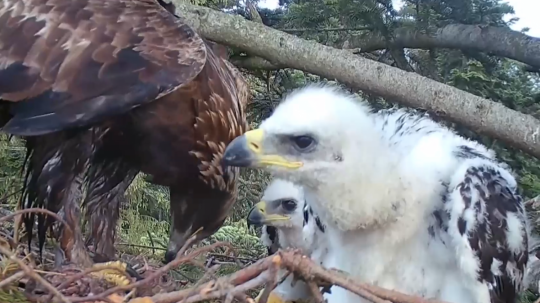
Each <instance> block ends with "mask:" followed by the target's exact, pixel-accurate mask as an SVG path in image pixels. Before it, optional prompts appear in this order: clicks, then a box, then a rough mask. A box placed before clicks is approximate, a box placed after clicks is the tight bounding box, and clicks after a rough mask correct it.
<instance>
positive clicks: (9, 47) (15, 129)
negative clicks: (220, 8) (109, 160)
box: [0, 0, 206, 136]
mask: <svg viewBox="0 0 540 303" xmlns="http://www.w3.org/2000/svg"><path fill="white" fill-rule="evenodd" d="M205 62H206V46H205V45H204V42H203V41H202V39H201V38H200V37H199V36H198V35H197V34H196V33H195V32H194V31H193V29H191V28H190V27H189V26H188V25H187V24H185V23H184V22H183V20H182V19H181V18H177V17H175V16H174V15H173V14H171V13H170V12H168V11H167V10H166V9H165V8H163V7H162V6H160V5H159V4H158V2H157V1H155V0H108V1H102V0H4V1H2V2H0V99H2V100H4V101H11V102H12V103H11V115H12V119H11V120H10V121H9V122H8V123H7V124H6V125H5V126H4V128H3V130H4V131H6V132H8V133H12V134H16V135H26V136H30V135H40V134H46V133H50V132H54V131H58V130H61V129H65V128H72V127H83V126H87V125H90V124H92V123H94V122H97V121H100V120H102V119H103V118H105V117H110V116H112V115H116V114H121V113H124V112H126V111H128V110H130V109H132V108H134V107H137V106H139V105H141V104H145V103H147V102H151V101H153V100H155V99H157V98H159V97H160V96H163V95H165V94H168V93H170V92H171V91H173V90H175V89H176V88H178V87H180V86H182V85H183V84H185V83H188V82H190V81H191V80H193V78H195V77H196V76H197V75H198V74H199V73H200V71H201V70H202V68H203V66H204V64H205Z"/></svg>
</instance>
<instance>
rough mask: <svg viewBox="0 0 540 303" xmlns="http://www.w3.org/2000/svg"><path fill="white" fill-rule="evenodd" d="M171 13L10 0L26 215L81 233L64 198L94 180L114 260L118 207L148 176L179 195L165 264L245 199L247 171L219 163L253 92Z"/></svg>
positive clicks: (14, 119) (92, 207) (6, 80)
mask: <svg viewBox="0 0 540 303" xmlns="http://www.w3.org/2000/svg"><path fill="white" fill-rule="evenodd" d="M167 9H168V10H170V9H171V7H167ZM167 9H165V8H163V7H162V6H161V5H160V4H159V3H158V2H157V1H154V0H108V1H102V0H4V1H3V2H0V99H2V100H3V101H0V102H1V104H0V105H1V107H2V109H3V110H4V113H5V109H8V110H9V117H8V118H9V121H4V122H3V123H5V125H4V127H3V131H5V132H8V133H11V134H15V135H21V136H25V137H27V144H28V146H29V148H30V160H29V162H30V163H34V164H33V165H30V167H29V170H30V175H29V177H28V181H27V192H28V193H29V197H28V201H27V202H26V205H25V206H26V207H30V206H32V205H37V206H44V207H47V208H50V209H53V210H56V211H58V210H59V209H63V210H64V212H66V213H65V214H64V216H65V217H66V218H67V219H68V223H69V224H70V225H72V227H75V229H77V228H78V223H77V220H76V219H77V217H78V203H79V201H76V200H75V199H74V198H69V199H67V198H66V196H69V195H67V194H66V193H65V192H63V189H66V188H77V189H78V188H80V183H81V181H80V179H81V176H83V175H87V179H86V181H87V182H86V183H87V184H88V186H89V188H90V190H89V191H88V194H87V196H86V197H85V203H86V204H87V209H88V210H87V211H88V212H89V221H90V223H91V224H90V225H91V233H92V239H93V240H94V242H96V239H98V238H100V239H99V240H101V242H100V241H97V242H99V243H97V244H96V243H94V244H95V245H94V246H98V248H97V249H98V251H99V252H100V253H104V254H105V255H110V254H112V253H113V251H114V249H113V248H112V243H111V242H112V239H113V238H114V228H115V226H116V220H117V212H118V207H119V204H120V203H118V201H116V200H115V199H118V195H119V194H121V193H123V191H125V188H126V187H127V185H129V183H131V181H132V179H133V176H134V175H135V174H136V173H137V172H139V171H141V172H144V173H147V174H149V175H151V176H152V179H153V182H155V183H158V184H162V185H166V186H169V187H170V191H171V210H172V221H173V222H172V226H171V241H170V244H169V251H168V253H167V256H166V259H167V260H170V259H171V258H172V257H173V256H174V255H175V254H176V252H177V251H178V249H179V248H180V246H181V245H182V244H183V243H184V241H186V240H187V238H188V237H189V236H190V235H191V233H193V232H195V231H196V230H198V229H199V227H203V231H202V232H201V233H200V234H199V235H198V238H199V239H201V238H204V237H207V236H209V235H211V234H212V233H214V232H215V231H216V230H217V229H218V228H219V227H220V226H221V225H222V224H223V222H224V220H225V218H226V216H227V214H228V211H229V210H230V208H231V206H232V204H233V203H234V201H235V199H236V196H237V186H236V181H237V178H238V174H239V172H238V169H233V168H228V169H226V170H224V169H223V168H222V167H221V165H220V160H221V157H222V154H223V151H224V149H225V147H226V146H227V145H228V143H229V142H230V141H232V139H234V138H235V137H237V136H239V135H241V134H242V133H244V132H245V131H246V130H247V127H248V126H247V123H246V117H245V108H246V105H247V102H248V99H249V90H248V87H247V83H246V82H245V79H244V78H243V77H242V75H241V74H240V72H239V71H238V70H236V68H234V67H233V66H232V65H231V64H230V63H229V62H227V59H226V58H225V56H226V51H223V50H224V48H223V47H221V46H219V45H217V44H215V43H213V42H209V41H204V40H203V39H201V38H200V37H199V36H198V35H197V34H196V33H195V32H194V31H193V30H192V29H191V28H190V27H189V26H188V25H186V24H184V23H183V22H182V20H181V19H179V18H177V17H175V16H174V15H173V14H171V13H170V12H169V11H167ZM154 100H155V102H152V101H154ZM47 140H53V141H50V142H56V143H55V144H47V143H46V142H49V141H47ZM45 141H46V142H45ZM73 146H76V147H77V148H73ZM35 163H37V164H35ZM41 220H42V219H41ZM32 221H33V220H29V221H27V223H28V224H27V227H30V228H31V226H32V225H31V222H32ZM47 227H48V225H47V224H44V225H42V226H41V230H42V231H40V230H39V228H38V233H40V234H42V235H43V236H44V230H45V229H47ZM103 233H105V235H103ZM61 237H62V240H61V244H62V248H64V249H65V250H66V253H67V257H68V259H71V260H72V261H75V262H81V263H86V262H84V260H83V259H84V257H78V256H81V255H82V254H83V253H82V252H83V251H84V245H83V244H82V241H79V240H77V239H79V238H80V237H78V236H77V235H67V234H66V233H64V234H62V236H61ZM74 240H75V243H73V241H74ZM68 244H69V245H68ZM99 247H101V248H99ZM109 257H110V256H109ZM74 258H75V259H77V260H73V259H74Z"/></svg>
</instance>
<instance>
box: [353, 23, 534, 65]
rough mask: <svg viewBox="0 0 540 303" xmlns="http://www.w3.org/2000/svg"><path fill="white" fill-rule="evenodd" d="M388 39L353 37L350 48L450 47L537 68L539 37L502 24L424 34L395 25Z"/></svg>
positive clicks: (448, 28)
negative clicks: (483, 53)
mask: <svg viewBox="0 0 540 303" xmlns="http://www.w3.org/2000/svg"><path fill="white" fill-rule="evenodd" d="M393 36H394V38H393V39H392V40H390V41H387V40H385V39H384V38H383V37H375V36H374V37H371V38H368V39H366V38H363V37H353V38H352V39H350V40H349V46H350V47H351V48H361V49H362V51H364V52H372V51H375V50H380V49H386V48H388V47H391V46H394V47H399V48H420V49H431V48H453V49H462V50H473V51H479V52H486V53H491V54H494V55H496V56H500V57H506V58H510V59H514V60H517V61H520V62H523V63H525V64H528V65H531V66H534V67H537V68H540V39H539V38H534V37H531V36H528V35H526V34H523V33H520V32H517V31H514V30H511V29H509V28H504V27H495V26H485V25H468V24H450V25H446V26H444V27H441V28H439V29H437V30H435V31H434V32H433V33H430V34H426V33H422V32H420V31H418V30H417V29H413V28H398V29H396V30H395V31H394V34H393Z"/></svg>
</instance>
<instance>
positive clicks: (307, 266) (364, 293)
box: [278, 250, 446, 303]
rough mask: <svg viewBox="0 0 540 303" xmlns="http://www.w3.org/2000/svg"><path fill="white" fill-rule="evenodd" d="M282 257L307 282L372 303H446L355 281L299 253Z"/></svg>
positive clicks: (284, 252) (284, 264)
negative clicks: (315, 281)
mask: <svg viewBox="0 0 540 303" xmlns="http://www.w3.org/2000/svg"><path fill="white" fill-rule="evenodd" d="M278 255H280V256H281V257H282V261H283V266H285V267H286V268H287V269H288V270H290V271H293V272H296V273H297V274H299V275H300V276H301V277H303V278H304V279H306V280H311V279H320V280H323V281H327V282H330V283H332V284H334V285H337V286H340V287H343V288H345V289H347V290H349V291H352V292H353V293H355V294H357V295H359V296H361V297H363V298H366V299H368V300H370V301H372V302H382V301H381V299H384V300H388V301H391V302H395V303H446V302H443V301H438V300H426V299H423V298H420V297H416V296H410V295H406V294H403V293H400V292H397V291H393V290H387V289H384V288H380V287H377V286H374V285H369V284H366V283H361V282H357V281H353V280H352V279H351V278H349V277H347V276H345V275H344V274H342V273H339V272H337V271H329V270H327V269H324V268H323V267H321V266H320V265H318V264H316V263H315V262H313V261H312V260H311V259H309V258H308V257H306V256H304V255H302V254H301V253H300V252H299V251H295V250H288V251H282V250H280V251H278Z"/></svg>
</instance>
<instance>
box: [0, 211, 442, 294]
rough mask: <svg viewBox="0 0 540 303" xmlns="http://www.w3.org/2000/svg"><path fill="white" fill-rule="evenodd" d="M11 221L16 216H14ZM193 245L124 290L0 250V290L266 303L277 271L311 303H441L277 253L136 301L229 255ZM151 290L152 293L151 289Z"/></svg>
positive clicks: (211, 272)
mask: <svg viewBox="0 0 540 303" xmlns="http://www.w3.org/2000/svg"><path fill="white" fill-rule="evenodd" d="M19 214H20V213H19ZM13 216H15V214H14V215H13ZM13 216H11V217H13ZM4 220H6V218H5V217H4V218H2V221H4ZM0 237H1V236H0ZM0 240H1V239H0ZM192 244H193V239H190V240H189V241H187V243H186V244H185V245H184V247H183V248H182V249H181V250H180V251H179V252H178V254H177V256H176V259H175V260H173V261H172V262H170V263H169V264H167V265H164V266H161V267H159V268H157V269H156V270H155V271H154V272H151V273H150V274H149V275H147V276H146V277H145V278H143V279H142V280H139V281H136V282H135V281H131V283H129V284H127V285H120V286H116V287H112V288H108V289H106V288H98V287H93V286H92V284H95V283H96V282H95V280H93V279H98V278H96V276H92V275H91V273H92V272H93V271H96V270H99V269H103V267H100V268H92V269H86V270H84V269H81V270H77V271H75V272H73V271H72V272H70V273H64V274H61V275H56V276H55V277H56V278H54V279H53V278H51V277H52V275H50V273H49V275H45V276H43V275H41V273H43V271H39V270H37V269H35V268H33V266H31V265H28V264H26V263H25V262H24V261H23V259H21V258H19V257H18V256H17V255H16V253H15V252H13V251H11V250H10V249H9V248H7V247H5V246H2V245H0V254H2V255H4V256H6V257H7V258H8V259H9V260H11V261H12V262H14V263H15V264H16V265H17V266H18V270H16V271H14V272H12V273H11V275H10V276H8V277H4V279H3V281H2V283H0V287H6V286H9V284H10V282H12V283H13V284H15V283H16V282H17V281H19V280H22V279H23V278H28V279H30V280H32V281H35V282H36V283H38V284H40V285H41V286H42V287H43V288H44V290H43V292H45V293H44V294H41V295H38V296H36V295H32V296H30V295H28V296H27V297H28V298H29V301H30V302H62V303H76V302H112V303H120V302H128V303H173V302H183V303H194V302H200V301H206V300H213V299H220V298H224V302H225V303H230V302H232V301H233V300H234V299H238V300H240V301H243V302H248V303H253V299H252V298H250V297H249V296H248V295H247V294H246V292H248V291H249V290H252V289H255V288H258V287H262V286H264V287H265V290H264V291H263V293H262V294H261V297H260V299H259V303H266V301H267V299H268V295H269V293H270V291H271V290H272V289H274V288H275V287H276V285H277V284H279V283H280V282H281V281H279V280H281V279H278V272H279V270H280V269H285V270H286V271H287V272H288V274H293V275H294V276H295V278H298V279H301V280H303V281H306V283H307V284H308V286H309V288H310V289H311V291H312V293H313V298H312V299H313V300H312V301H313V302H317V303H321V302H323V301H324V299H323V296H322V294H321V292H320V290H319V289H320V287H321V286H324V287H328V286H329V285H336V286H339V287H342V288H344V289H347V290H349V291H350V292H352V293H354V294H356V295H358V296H360V297H362V298H364V299H366V300H369V301H371V302H374V303H382V302H388V301H390V302H394V303H443V302H441V301H437V300H427V299H424V298H420V297H415V296H411V295H405V294H402V293H399V292H396V291H392V290H386V289H383V288H380V287H377V286H374V285H369V284H366V283H360V282H357V281H354V280H352V279H351V278H350V277H348V276H347V275H345V274H343V273H341V272H338V271H336V270H330V269H325V268H323V267H321V266H320V265H318V264H316V263H315V262H313V261H312V260H311V259H310V258H308V257H306V256H304V255H303V254H302V253H301V252H300V251H299V250H279V251H278V252H277V253H275V254H274V255H272V256H269V257H266V258H264V259H261V260H259V261H256V262H255V263H253V264H251V265H249V266H246V267H244V268H243V269H240V270H238V271H237V272H235V273H232V274H230V275H228V276H222V277H216V276H215V275H214V272H215V271H216V270H217V268H218V267H219V265H213V266H210V268H207V269H206V271H207V272H206V274H205V277H206V278H210V279H211V280H210V281H207V282H204V281H205V279H201V281H199V283H196V284H195V285H192V286H191V287H189V288H185V289H181V290H175V291H168V292H163V293H155V292H153V293H151V294H149V295H146V296H143V297H137V292H138V290H139V289H142V288H144V287H148V286H150V285H152V283H154V282H155V281H159V280H160V279H162V278H163V277H164V276H165V275H167V274H168V273H169V271H170V270H173V269H175V268H176V267H178V266H180V265H182V264H187V263H190V264H193V265H196V266H197V267H205V266H204V264H203V263H201V262H199V261H197V260H196V258H198V257H199V256H201V255H206V256H209V255H210V256H211V257H213V258H215V257H216V256H217V255H216V254H215V252H214V253H212V252H213V251H214V250H215V249H216V248H218V247H223V246H227V247H228V248H230V249H229V251H233V250H232V247H231V246H230V244H228V243H224V242H219V243H214V244H211V245H207V246H203V247H199V248H197V249H193V250H192V251H190V252H188V253H186V251H187V249H188V247H190V246H191V245H192ZM229 255H230V253H229V252H227V253H225V254H223V255H219V257H222V258H229ZM231 258H236V257H231ZM54 281H56V282H54ZM84 283H87V284H91V285H90V286H87V287H86V289H90V291H89V292H87V294H83V295H82V296H81V295H79V296H74V295H77V294H78V293H77V292H76V289H77V287H81V284H84ZM94 286H95V285H94ZM150 287H151V288H152V286H150ZM74 289H75V291H74ZM98 289H101V290H102V291H96V290H98ZM175 289H178V288H175ZM1 291H2V290H1V289H0V292H1ZM25 294H26V292H25ZM130 298H131V299H130ZM128 300H129V301H128ZM310 301H311V300H310Z"/></svg>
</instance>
